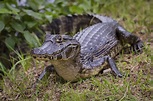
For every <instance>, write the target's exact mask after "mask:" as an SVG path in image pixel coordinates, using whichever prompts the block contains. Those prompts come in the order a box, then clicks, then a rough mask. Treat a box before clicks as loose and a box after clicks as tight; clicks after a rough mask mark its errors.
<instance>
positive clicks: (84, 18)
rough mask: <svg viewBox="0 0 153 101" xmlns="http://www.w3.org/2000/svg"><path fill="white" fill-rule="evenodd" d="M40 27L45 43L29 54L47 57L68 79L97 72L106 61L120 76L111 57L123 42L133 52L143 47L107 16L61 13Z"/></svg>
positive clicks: (60, 73) (141, 43) (140, 42)
mask: <svg viewBox="0 0 153 101" xmlns="http://www.w3.org/2000/svg"><path fill="white" fill-rule="evenodd" d="M81 29H83V30H81ZM43 30H44V31H45V32H46V39H45V42H44V43H43V45H42V46H41V47H38V48H34V49H33V50H32V51H31V54H32V56H33V57H34V58H36V59H38V60H49V61H50V62H51V64H52V65H53V67H52V68H54V69H55V71H56V72H57V74H58V75H60V76H61V77H63V78H64V79H65V80H67V81H76V80H78V79H79V78H86V77H90V76H92V75H96V74H98V73H99V72H100V71H101V70H102V69H103V66H104V65H106V64H105V63H107V64H108V65H109V66H110V68H111V70H112V71H113V73H114V74H116V76H118V77H122V74H121V73H120V72H119V70H118V68H117V67H116V64H115V62H114V60H113V58H114V57H115V56H116V55H117V54H118V53H119V52H120V51H121V50H122V49H123V47H124V46H125V45H126V44H129V45H131V47H133V50H134V51H135V52H140V51H142V48H143V42H142V41H141V40H140V38H139V37H137V36H136V35H134V34H131V33H130V32H128V31H126V30H125V29H124V28H123V27H122V26H121V25H119V24H118V23H117V22H116V21H115V20H113V19H112V18H109V17H106V16H100V15H88V14H87V15H72V16H62V17H60V18H59V19H54V20H53V22H52V23H50V24H47V26H45V27H44V28H43ZM73 32H77V34H75V35H74V36H72V37H71V36H69V35H67V34H70V33H73ZM46 71H47V69H45V70H44V71H43V72H42V74H41V75H40V77H39V79H41V78H42V77H43V76H44V74H45V73H46Z"/></svg>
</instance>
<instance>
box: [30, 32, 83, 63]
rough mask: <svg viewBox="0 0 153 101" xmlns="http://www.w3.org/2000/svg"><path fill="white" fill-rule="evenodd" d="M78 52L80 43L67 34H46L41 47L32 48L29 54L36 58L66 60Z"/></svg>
mask: <svg viewBox="0 0 153 101" xmlns="http://www.w3.org/2000/svg"><path fill="white" fill-rule="evenodd" d="M79 52H80V44H79V42H78V41H77V40H75V39H73V37H71V36H69V35H51V34H47V35H46V38H45V42H44V43H43V45H42V46H41V47H38V48H34V49H33V50H32V51H31V54H32V56H33V57H34V58H36V59H38V60H68V59H73V58H75V57H76V56H77V55H78V54H79Z"/></svg>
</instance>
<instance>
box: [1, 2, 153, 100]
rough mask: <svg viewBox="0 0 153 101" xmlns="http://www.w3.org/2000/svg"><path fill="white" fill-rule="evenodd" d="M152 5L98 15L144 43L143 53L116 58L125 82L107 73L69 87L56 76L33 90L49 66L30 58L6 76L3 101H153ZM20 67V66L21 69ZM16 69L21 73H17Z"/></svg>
mask: <svg viewBox="0 0 153 101" xmlns="http://www.w3.org/2000/svg"><path fill="white" fill-rule="evenodd" d="M151 4H152V2H151V0H140V1H139V0H137V2H132V1H130V0H128V2H122V3H121V5H118V6H120V7H118V8H114V7H116V6H114V5H113V4H110V6H104V7H103V8H102V9H103V10H102V11H101V13H99V14H105V15H108V16H111V17H113V18H114V19H116V20H117V21H118V22H119V23H120V24H121V25H123V26H124V27H125V28H126V29H127V30H128V31H130V32H132V33H134V34H136V35H138V36H139V37H140V38H141V39H142V40H143V41H144V44H145V48H144V51H143V53H141V54H133V53H131V54H120V55H119V56H117V59H116V63H117V66H118V68H119V69H120V71H121V72H122V74H123V75H124V76H123V78H116V77H114V76H113V75H112V74H111V73H106V74H98V75H97V76H93V77H91V78H87V79H84V80H79V81H78V82H75V83H70V82H66V81H64V80H63V79H62V78H60V77H59V76H57V75H56V74H55V73H53V74H51V75H50V76H49V78H47V79H44V80H43V81H42V82H40V83H39V84H38V86H37V88H34V89H32V88H30V87H31V85H32V84H33V83H34V82H35V81H36V79H37V77H38V76H39V74H40V73H41V71H42V69H43V68H44V67H45V66H46V65H48V64H49V63H46V62H43V61H36V60H33V59H32V58H31V56H30V55H27V56H26V57H23V58H22V59H21V60H20V61H18V63H17V64H14V66H13V67H12V69H11V71H9V73H8V75H7V76H4V78H3V80H2V83H1V87H2V89H3V90H1V92H0V99H1V101H10V100H11V101H12V100H13V101H14V100H18V101H21V100H27V101H34V100H37V101H42V100H45V101H46V100H47V101H48V99H49V100H50V101H59V100H60V101H153V52H152V50H153V16H152V13H151V12H153V11H152V9H151ZM126 5H128V6H126ZM126 7H127V8H126ZM112 9H113V10H112ZM21 57H22V55H21ZM19 63H21V65H18V64H19ZM16 66H18V67H20V69H19V70H16V69H15V67H16Z"/></svg>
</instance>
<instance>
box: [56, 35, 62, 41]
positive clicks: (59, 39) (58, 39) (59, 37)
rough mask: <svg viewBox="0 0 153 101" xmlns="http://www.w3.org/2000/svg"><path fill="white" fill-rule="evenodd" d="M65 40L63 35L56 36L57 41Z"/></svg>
mask: <svg viewBox="0 0 153 101" xmlns="http://www.w3.org/2000/svg"><path fill="white" fill-rule="evenodd" d="M62 41H63V38H62V36H60V35H59V36H56V42H57V43H61V42H62Z"/></svg>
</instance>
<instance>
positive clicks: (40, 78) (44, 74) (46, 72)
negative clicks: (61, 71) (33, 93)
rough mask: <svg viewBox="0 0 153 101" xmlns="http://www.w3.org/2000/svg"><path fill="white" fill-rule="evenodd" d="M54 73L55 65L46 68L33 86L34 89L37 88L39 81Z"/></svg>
mask: <svg viewBox="0 0 153 101" xmlns="http://www.w3.org/2000/svg"><path fill="white" fill-rule="evenodd" d="M53 72H54V66H53V65H49V66H47V67H45V69H44V70H43V71H42V72H41V74H40V76H39V78H38V79H37V80H36V82H35V83H34V84H33V85H32V88H35V87H36V85H37V83H38V82H39V81H41V80H42V79H43V78H44V77H45V76H46V77H48V76H49V75H50V74H51V73H53Z"/></svg>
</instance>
